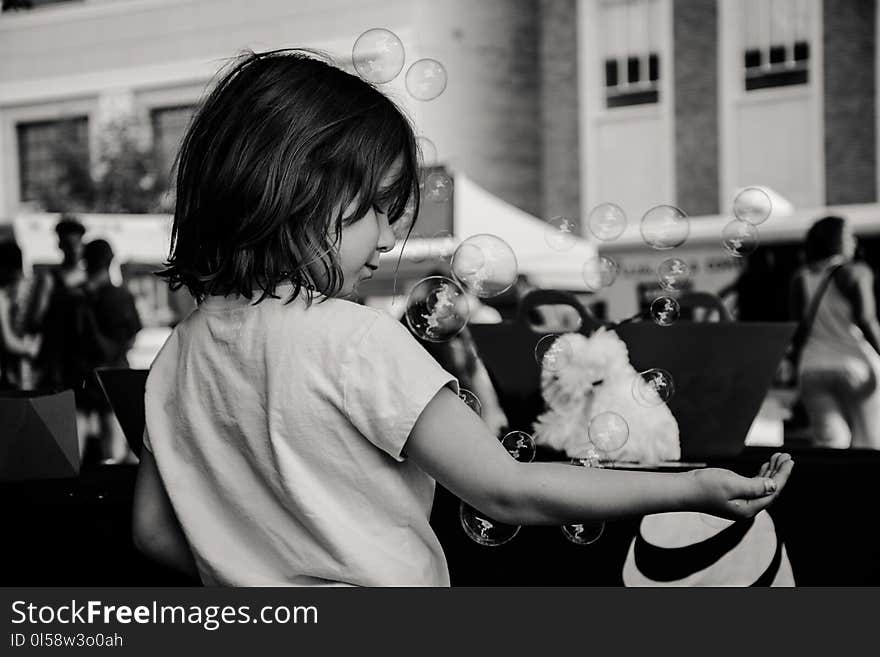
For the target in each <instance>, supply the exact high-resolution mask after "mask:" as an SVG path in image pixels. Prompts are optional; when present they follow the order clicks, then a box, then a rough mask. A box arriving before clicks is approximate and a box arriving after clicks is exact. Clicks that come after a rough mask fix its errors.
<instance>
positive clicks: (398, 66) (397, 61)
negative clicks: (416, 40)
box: [351, 28, 406, 84]
mask: <svg viewBox="0 0 880 657" xmlns="http://www.w3.org/2000/svg"><path fill="white" fill-rule="evenodd" d="M405 58H406V53H405V52H404V49H403V42H401V40H400V39H399V38H398V36H397V35H396V34H394V32H392V31H390V30H386V29H384V28H374V29H372V30H367V31H366V32H364V33H363V34H361V35H360V36H359V37H358V38H357V41H355V42H354V47H353V48H352V50H351V59H352V64H354V69H355V71H357V73H358V75H360V76H361V77H362V78H363V79H364V80H367V81H369V82H373V83H376V84H383V83H385V82H391V80H393V79H394V78H396V77H397V74H398V73H400V71H401V70H402V69H403V61H404V59H405Z"/></svg>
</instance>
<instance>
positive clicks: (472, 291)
mask: <svg viewBox="0 0 880 657" xmlns="http://www.w3.org/2000/svg"><path fill="white" fill-rule="evenodd" d="M352 61H353V63H354V67H355V70H356V71H357V73H358V75H360V76H361V77H362V78H363V79H365V80H367V81H368V82H370V83H373V84H387V83H389V82H391V81H392V80H394V79H395V78H396V77H397V76H398V75H400V73H401V72H402V71H403V68H404V64H405V62H406V51H405V48H404V45H403V43H402V41H401V40H400V38H399V37H398V36H397V35H396V34H394V33H393V32H391V31H390V30H387V29H382V28H376V29H371V30H367V31H366V32H364V33H363V34H361V35H360V37H358V39H357V40H356V42H355V44H354V47H353V49H352ZM404 81H405V86H406V90H407V92H408V93H409V95H410V96H411V97H412V98H414V99H416V100H418V101H423V102H427V101H431V100H433V99H435V98H437V97H439V96H440V95H441V94H442V93H443V92H444V91H445V89H446V86H447V83H448V77H447V72H446V69H445V67H444V66H443V64H442V63H440V62H439V61H437V60H436V59H431V58H424V59H419V60H417V61H415V62H413V63H412V64H410V66H409V68H408V69H407V70H406V73H405V75H404ZM416 145H417V149H418V155H419V158H420V163H421V164H422V166H423V167H425V169H426V172H425V175H424V177H423V178H422V179H421V180H420V188H421V192H422V198H423V199H425V200H426V201H427V202H430V203H447V202H448V201H449V200H450V198H451V195H452V191H453V190H452V188H453V182H452V179H451V178H450V177H449V176H448V175H447V174H446V173H445V172H443V171H442V170H439V169H437V168H436V165H437V163H438V158H437V147H436V145H435V144H434V142H432V141H431V140H430V139H429V138H428V137H426V136H424V135H422V136H419V137H417V138H416ZM771 210H772V203H771V200H770V198H769V196H768V195H767V194H766V192H764V191H763V190H762V189H760V188H757V187H749V188H746V189H744V190H742V191H741V192H740V193H739V194H738V195H737V196H736V198H735V199H734V202H733V214H734V217H735V218H734V219H733V220H732V221H730V222H729V223H728V224H727V225H726V226H725V227H724V229H723V231H722V235H721V244H722V246H723V248H724V249H725V251H726V252H727V253H728V254H730V255H731V256H734V257H739V258H741V257H745V256H747V255H749V254H750V253H751V252H753V251H754V250H755V249H756V248H757V246H758V241H759V233H758V228H757V227H758V226H759V225H760V224H762V223H763V222H765V221H766V220H767V219H768V218H769V216H770V214H771ZM414 215H415V213H414V207H410V208H408V210H407V212H406V213H405V214H404V217H403V218H402V219H401V220H399V221H398V222H396V226H399V227H400V229H401V231H403V234H407V232H408V230H409V228H410V227H411V225H412V222H413V221H414V220H415V216H414ZM586 227H587V229H588V230H589V232H590V234H591V235H592V236H593V237H594V238H595V239H596V240H598V241H599V242H610V241H613V240H616V239H618V238H619V237H620V236H621V235H623V233H624V232H625V231H626V228H627V216H626V213H625V212H624V211H623V209H622V208H621V207H620V206H618V205H615V204H614V203H601V204H599V205H597V206H595V207H594V208H593V209H592V210H591V211H590V212H589V215H588V217H587V221H586ZM639 231H640V233H641V236H642V239H643V240H644V242H645V243H646V244H647V245H648V246H650V247H651V248H652V249H655V250H658V251H668V250H671V249H674V248H676V247H679V246H681V245H682V244H684V243H685V241H686V240H687V239H688V236H689V234H690V220H689V218H688V216H687V214H686V213H685V212H684V211H683V210H681V209H680V208H677V207H674V206H672V205H658V206H656V207H653V208H651V209H650V210H648V211H647V212H646V213H645V214H644V215H643V216H642V218H641V221H640V223H639ZM409 235H410V238H412V239H413V244H414V245H418V246H417V247H415V246H414V247H413V248H412V249H411V250H410V251H409V252H408V258H409V259H410V260H412V261H413V262H421V261H423V260H425V259H426V258H427V257H431V258H434V259H444V258H449V266H450V272H451V274H450V276H449V277H445V276H430V277H427V278H424V279H422V280H420V281H419V282H418V283H416V285H415V286H414V287H413V288H412V290H411V291H410V293H409V295H408V298H407V304H406V313H405V317H406V321H407V324H408V325H409V327H410V329H411V330H412V331H413V333H414V334H415V335H417V336H418V337H420V338H421V339H423V340H426V341H429V342H446V341H449V340H452V339H454V338H455V337H456V336H457V335H458V334H459V333H460V332H461V331H462V330H463V329H464V328H465V326H466V325H467V322H468V319H469V316H470V302H469V300H468V295H473V296H475V297H478V298H483V299H486V298H491V297H495V296H497V295H500V294H502V293H504V292H505V291H507V290H508V289H509V288H510V287H511V286H512V285H513V284H514V283H515V282H516V279H517V275H518V264H517V260H516V256H515V254H514V252H513V250H512V249H511V248H510V246H509V245H508V244H507V243H506V242H505V241H504V240H502V239H501V238H500V237H498V236H495V235H490V234H480V235H474V236H472V237H470V238H468V239H466V240H464V241H461V242H460V243H459V242H458V241H457V240H456V238H455V237H454V236H453V235H452V234H451V233H449V232H442V233H438V234H436V235H434V236H433V239H432V240H430V242H429V247H428V248H422V247H424V243H425V240H423V239H421V236H420V235H418V234H416V233H409ZM399 237H400V236H399ZM577 239H578V238H577V225H576V223H575V222H574V221H573V220H571V219H570V218H568V217H564V216H554V217H552V218H551V219H549V220H548V221H547V226H546V229H545V241H546V243H547V245H548V246H549V247H550V248H551V249H552V250H554V251H558V252H563V251H568V250H570V249H571V248H573V247H574V245H575V244H576V243H577ZM619 271H620V267H619V265H618V263H617V262H616V261H615V260H614V259H613V258H612V257H610V256H608V255H605V254H602V255H598V254H597V255H596V256H595V257H592V258H590V259H589V260H587V261H586V262H585V263H584V265H583V268H582V276H583V281H584V284H585V285H586V287H587V289H589V290H591V291H599V290H601V289H603V288H607V287H609V286H611V285H613V284H614V282H615V280H616V279H617V276H618V273H619ZM656 273H657V280H658V283H659V285H660V288H661V290H662V294H661V295H660V296H658V297H657V298H656V299H654V301H653V302H652V303H651V307H650V314H651V317H652V319H653V321H654V322H655V323H656V324H657V325H659V326H664V327H665V326H670V325H672V324H674V323H675V322H676V321H677V320H678V318H679V316H680V314H681V309H680V306H679V303H678V301H677V300H676V296H677V294H678V293H680V292H681V291H682V290H684V289H686V288H687V286H688V282H689V278H690V275H691V271H690V266H689V265H688V263H687V262H685V261H684V260H682V259H681V258H675V257H672V258H668V259H666V260H664V261H663V262H662V263H661V264H660V265H659V266H658V267H657V272H656ZM559 338H560V336H559V335H547V336H545V337H543V338H542V339H541V340H539V341H538V343H537V345H536V347H535V351H534V357H535V360H536V362H537V363H538V364H539V365H540V366H541V367H542V368H543V369H544V370H545V371H550V372H559V371H561V370H563V369H565V368H566V367H568V366H570V365H571V363H572V359H573V354H572V350H571V346H570V343H569V342H567V341H565V340H560V339H559ZM674 393H675V384H674V381H673V379H672V376H671V374H670V373H669V372H667V371H666V370H663V369H659V368H652V369H649V370H645V371H643V372H639V373H638V374H637V376H636V377H635V378H634V380H633V384H632V394H633V397H634V398H635V400H636V401H637V402H638V403H639V404H641V405H643V406H646V407H652V406H659V405H661V404H665V403H668V402H669V401H670V399H671V398H672V396H673V395H674ZM459 398H460V399H461V401H462V403H463V404H464V405H466V406H467V407H468V408H469V409H471V411H473V412H474V413H476V414H477V415H481V414H482V405H481V403H480V400H479V399H478V398H477V396H476V395H475V394H474V393H473V392H471V391H470V390H466V389H463V388H462V389H461V390H460V391H459ZM629 432H630V429H629V425H628V423H627V421H626V419H625V418H624V417H623V416H621V415H620V414H618V413H616V412H614V411H604V412H601V413H598V414H597V415H595V416H594V417H592V418H591V419H590V421H589V426H588V428H587V437H588V441H587V448H586V452H585V455H584V456H583V457H582V458H578V459H576V460H574V461H572V465H575V466H580V467H602V461H603V459H608V458H610V457H612V456H613V455H614V454H615V453H616V452H618V451H620V450H621V449H622V448H623V447H624V446H625V445H626V443H627V441H628V439H629ZM500 442H501V444H502V446H503V447H504V449H505V450H506V451H507V452H508V453H509V454H510V455H511V457H512V458H514V459H516V460H517V461H520V462H524V463H528V462H531V461H532V460H533V459H534V458H535V455H536V446H535V441H534V439H533V438H532V436H530V435H529V434H528V433H526V432H523V431H511V432H509V433H507V434H506V435H505V436H503V437H502V438H500ZM459 515H460V520H461V525H462V528H463V529H464V532H465V534H466V535H467V536H468V537H469V538H470V539H472V540H473V541H475V542H476V543H478V544H480V545H486V546H497V545H503V544H505V543H507V542H508V541H510V540H512V539H513V538H514V537H515V536H516V535H517V534H518V533H519V531H520V527H519V526H515V525H508V524H505V523H501V522H498V521H496V520H494V519H492V518H488V517H486V516H485V515H483V514H481V513H479V512H478V511H477V510H476V509H474V508H473V507H471V506H469V505H468V504H466V503H465V502H462V503H461V506H460V511H459ZM604 529H605V523H604V522H592V523H577V524H570V525H564V526H562V527H561V531H562V533H563V535H564V536H565V538H566V539H567V540H569V541H571V542H572V543H575V544H577V545H589V544H591V543H593V542H595V541H596V540H598V539H599V537H600V536H601V535H602V533H603V532H604Z"/></svg>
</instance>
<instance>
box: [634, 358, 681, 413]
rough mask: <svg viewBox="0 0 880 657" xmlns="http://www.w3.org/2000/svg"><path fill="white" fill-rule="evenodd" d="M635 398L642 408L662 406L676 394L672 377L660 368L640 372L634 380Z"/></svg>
mask: <svg viewBox="0 0 880 657" xmlns="http://www.w3.org/2000/svg"><path fill="white" fill-rule="evenodd" d="M632 392H633V397H634V398H635V400H636V401H637V402H638V403H639V404H641V405H642V406H648V407H651V406H660V405H662V404H665V403H667V402H668V401H669V400H670V399H672V396H673V395H674V394H675V382H674V381H673V380H672V375H671V374H670V373H669V372H667V371H666V370H663V369H660V368H659V367H653V368H651V369H649V370H645V371H644V372H639V373H638V374H637V375H636V377H635V378H634V379H633V389H632Z"/></svg>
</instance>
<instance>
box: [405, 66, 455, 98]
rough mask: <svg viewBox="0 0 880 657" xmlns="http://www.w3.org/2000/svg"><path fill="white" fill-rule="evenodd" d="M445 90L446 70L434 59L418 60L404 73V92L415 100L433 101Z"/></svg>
mask: <svg viewBox="0 0 880 657" xmlns="http://www.w3.org/2000/svg"><path fill="white" fill-rule="evenodd" d="M444 89H446V69H445V68H444V67H443V64H441V63H440V62H438V61H437V60H436V59H420V60H418V61H417V62H414V63H413V65H412V66H410V67H409V69H407V71H406V90H407V91H408V92H409V94H410V96H412V97H413V98H415V99H416V100H434V99H435V98H436V97H437V96H439V95H440V94H442V93H443V91H444Z"/></svg>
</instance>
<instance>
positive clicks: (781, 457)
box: [770, 454, 791, 477]
mask: <svg viewBox="0 0 880 657" xmlns="http://www.w3.org/2000/svg"><path fill="white" fill-rule="evenodd" d="M789 461H791V455H790V454H780V455H779V458H778V459H776V467H775V468H774V469H773V474H771V475H770V476H771V477H772V476H775V475H776V473H777V472H779V469H780V468H781V467H782V466H783V465H785V464H786V463H788V462H789Z"/></svg>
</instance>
